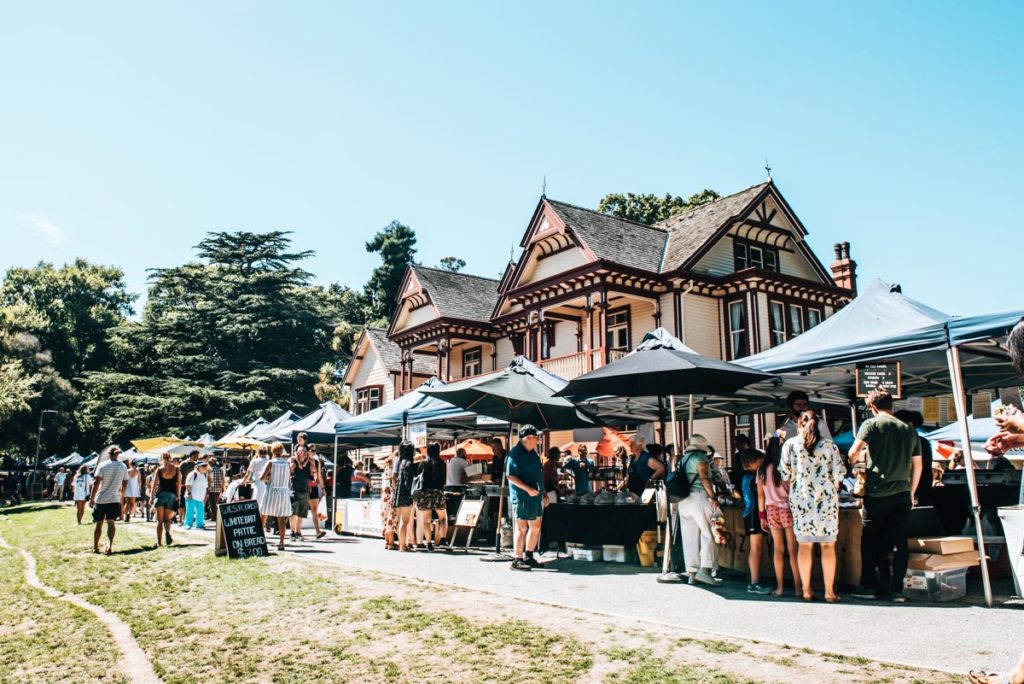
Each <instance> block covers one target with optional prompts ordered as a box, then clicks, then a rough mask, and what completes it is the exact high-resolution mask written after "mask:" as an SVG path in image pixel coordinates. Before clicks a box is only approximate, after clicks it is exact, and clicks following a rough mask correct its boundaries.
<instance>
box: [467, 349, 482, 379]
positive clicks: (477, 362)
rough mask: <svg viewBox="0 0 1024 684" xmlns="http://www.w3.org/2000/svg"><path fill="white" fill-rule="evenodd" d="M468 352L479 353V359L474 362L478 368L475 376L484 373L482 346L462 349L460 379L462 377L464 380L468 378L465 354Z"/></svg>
mask: <svg viewBox="0 0 1024 684" xmlns="http://www.w3.org/2000/svg"><path fill="white" fill-rule="evenodd" d="M470 352H480V357H479V358H478V359H477V360H476V364H477V365H478V366H480V372H479V373H477V374H476V375H480V373H483V372H484V348H483V345H477V346H475V347H470V348H468V349H463V350H462V377H464V378H465V377H468V376H467V375H466V354H469V353H470Z"/></svg>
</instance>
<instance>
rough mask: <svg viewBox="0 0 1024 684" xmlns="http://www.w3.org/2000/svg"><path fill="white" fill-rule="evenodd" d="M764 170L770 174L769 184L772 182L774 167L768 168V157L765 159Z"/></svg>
mask: <svg viewBox="0 0 1024 684" xmlns="http://www.w3.org/2000/svg"><path fill="white" fill-rule="evenodd" d="M764 170H765V171H767V172H768V182H769V183H771V182H772V167H770V166H768V157H765V158H764Z"/></svg>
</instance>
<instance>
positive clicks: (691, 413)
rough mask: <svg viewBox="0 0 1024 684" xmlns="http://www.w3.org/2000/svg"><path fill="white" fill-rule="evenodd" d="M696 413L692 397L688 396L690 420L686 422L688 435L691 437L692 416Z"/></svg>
mask: <svg viewBox="0 0 1024 684" xmlns="http://www.w3.org/2000/svg"><path fill="white" fill-rule="evenodd" d="M695 411H696V407H695V406H694V405H693V395H692V394H691V395H690V420H689V421H687V423H688V424H689V430H690V435H691V436H693V416H694V412H695Z"/></svg>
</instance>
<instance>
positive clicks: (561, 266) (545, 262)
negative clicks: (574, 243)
mask: <svg viewBox="0 0 1024 684" xmlns="http://www.w3.org/2000/svg"><path fill="white" fill-rule="evenodd" d="M535 254H536V252H535ZM586 263H588V260H587V258H586V257H585V256H584V255H583V252H581V251H580V250H579V249H578V248H576V249H567V250H565V251H564V252H559V253H558V254H553V255H551V256H549V257H545V258H543V259H537V258H536V257H532V258H531V259H530V263H529V264H528V265H527V267H526V268H525V269H523V270H524V274H523V275H524V277H523V279H522V280H520V282H519V285H520V286H522V285H526V284H527V283H535V282H537V281H538V280H544V279H545V278H550V277H552V276H556V275H559V274H561V273H565V272H566V271H571V270H572V269H574V268H576V267H577V266H582V265H583V264H586Z"/></svg>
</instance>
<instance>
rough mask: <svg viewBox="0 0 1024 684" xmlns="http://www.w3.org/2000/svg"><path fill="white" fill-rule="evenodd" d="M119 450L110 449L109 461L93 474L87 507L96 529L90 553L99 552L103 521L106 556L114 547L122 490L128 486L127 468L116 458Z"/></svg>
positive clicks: (122, 496) (122, 499) (119, 453)
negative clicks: (105, 529) (90, 510)
mask: <svg viewBox="0 0 1024 684" xmlns="http://www.w3.org/2000/svg"><path fill="white" fill-rule="evenodd" d="M120 455H121V450H120V449H118V448H117V447H112V448H111V449H110V460H109V461H106V462H104V463H102V464H101V465H100V466H99V467H98V468H96V472H95V473H93V484H92V494H91V496H90V497H89V505H90V507H91V508H92V520H93V522H95V523H96V529H95V530H94V531H93V535H92V552H93V553H99V552H100V535H102V534H103V521H104V520H106V521H107V555H108V556H109V555H110V552H111V549H113V547H114V532H115V531H116V528H115V526H116V524H117V519H118V518H119V517H120V516H121V506H122V505H123V504H124V490H125V487H126V486H127V485H128V468H127V467H126V466H125V464H124V463H121V462H120V461H119V460H117V459H118V457H119V456H120Z"/></svg>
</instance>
